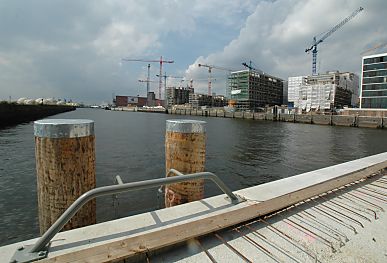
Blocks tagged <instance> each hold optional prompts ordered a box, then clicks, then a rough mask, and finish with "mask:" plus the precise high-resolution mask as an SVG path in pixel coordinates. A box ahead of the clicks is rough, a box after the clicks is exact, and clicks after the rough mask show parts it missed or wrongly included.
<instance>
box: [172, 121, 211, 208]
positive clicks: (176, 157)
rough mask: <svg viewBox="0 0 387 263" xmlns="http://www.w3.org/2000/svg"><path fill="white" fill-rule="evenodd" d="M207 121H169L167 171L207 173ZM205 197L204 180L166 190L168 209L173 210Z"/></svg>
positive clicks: (173, 185)
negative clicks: (180, 205)
mask: <svg viewBox="0 0 387 263" xmlns="http://www.w3.org/2000/svg"><path fill="white" fill-rule="evenodd" d="M205 123H206V122H205V121H197V120H167V123H166V135H165V168H166V175H167V176H175V175H174V174H168V172H169V170H170V169H172V168H173V169H176V170H177V171H179V172H181V173H183V174H189V173H196V172H203V171H204V166H205V159H206V132H205ZM203 197H204V181H203V180H195V181H189V182H183V183H178V184H171V185H167V186H166V187H165V206H166V207H171V206H175V205H179V204H183V203H187V202H191V201H196V200H200V199H202V198H203Z"/></svg>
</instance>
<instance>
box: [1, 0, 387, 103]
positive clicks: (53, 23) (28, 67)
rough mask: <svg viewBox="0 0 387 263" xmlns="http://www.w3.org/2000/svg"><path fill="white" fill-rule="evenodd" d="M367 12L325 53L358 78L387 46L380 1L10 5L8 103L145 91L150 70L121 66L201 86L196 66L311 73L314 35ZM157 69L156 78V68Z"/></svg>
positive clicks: (43, 1)
mask: <svg viewBox="0 0 387 263" xmlns="http://www.w3.org/2000/svg"><path fill="white" fill-rule="evenodd" d="M360 5H364V7H365V11H364V12H363V13H362V14H360V15H358V17H356V18H355V19H353V20H352V21H351V22H349V23H348V24H347V25H345V26H344V27H343V28H342V29H340V30H339V31H338V32H337V33H335V34H334V35H332V36H331V37H330V38H329V39H328V40H327V41H326V43H323V44H321V45H320V47H319V60H320V64H321V68H322V69H321V70H326V69H340V70H351V71H355V70H359V63H360V57H359V54H360V52H361V51H363V50H365V49H367V48H370V47H371V46H372V45H375V44H378V43H381V42H383V41H384V42H386V41H387V37H385V36H386V35H387V34H386V29H385V24H386V17H385V13H386V12H385V11H386V5H387V3H386V2H385V1H383V0H375V1H361V0H355V1H349V0H344V1H340V2H337V1H333V0H311V1H302V0H278V1H262V0H224V1H220V0H194V1H176V0H163V1H153V0H148V1H145V0H143V1H139V0H131V1H123V0H105V1H101V2H98V3H94V2H87V1H63V2H59V3H56V4H53V2H52V1H50V0H39V1H34V2H33V3H32V2H31V3H30V2H25V1H9V2H4V3H2V4H1V6H2V8H0V34H1V35H2V41H1V44H0V80H1V81H2V82H1V83H2V85H1V86H0V91H1V93H2V94H4V95H2V96H6V97H7V96H8V95H12V96H13V97H17V96H20V97H21V96H24V94H25V93H35V94H36V95H37V96H39V97H45V96H49V97H58V96H72V97H73V99H79V100H84V101H96V100H97V102H98V101H101V100H104V99H105V97H106V96H108V97H110V95H111V92H116V93H122V94H128V95H130V94H131V93H137V92H138V90H139V89H140V91H142V90H143V87H142V85H141V84H139V83H138V82H137V79H138V77H139V76H144V74H145V72H146V70H144V69H142V68H141V67H142V66H143V65H139V64H135V63H124V64H122V65H120V59H121V58H122V57H131V58H144V59H157V58H159V57H160V55H163V56H164V57H166V58H171V59H172V58H173V59H174V60H175V64H171V65H168V66H166V68H165V69H166V71H167V72H168V75H170V74H172V75H180V74H184V72H185V74H186V77H187V79H191V78H192V79H194V80H196V79H205V78H207V70H206V69H205V68H200V69H199V68H197V67H196V66H195V65H196V64H197V63H203V64H205V63H207V64H213V65H219V66H223V67H228V68H241V63H242V62H248V61H249V60H253V61H254V62H255V63H256V64H257V65H258V67H260V68H262V69H263V70H264V71H265V72H268V73H271V74H274V75H278V76H280V77H283V78H286V77H287V76H288V75H295V74H296V75H298V74H306V73H309V72H310V68H311V65H310V64H311V55H307V54H305V52H304V50H305V48H306V47H307V45H308V44H309V43H310V41H311V40H312V37H313V35H315V34H318V33H321V32H323V31H325V30H327V29H329V28H330V27H332V26H333V25H335V24H336V23H337V22H339V21H340V20H341V19H343V18H344V17H346V16H348V15H349V14H350V13H351V12H352V11H353V10H354V9H356V8H357V7H359V6H360ZM43 10H44V14H43ZM21 18H22V19H21ZM195 57H196V59H195ZM192 62H194V63H192ZM189 64H192V65H191V66H189ZM151 70H152V78H155V77H154V75H155V74H157V73H158V65H157V64H152V68H151ZM179 72H180V74H179ZM213 75H214V77H215V78H216V79H217V81H216V82H215V83H214V87H215V91H216V92H217V93H224V90H225V77H226V72H224V71H216V70H214V73H213ZM194 83H195V84H198V83H199V81H196V82H194ZM200 83H201V84H200V85H199V86H197V85H196V86H195V88H196V90H198V91H199V92H206V87H207V84H206V82H205V81H203V82H200ZM139 85H141V86H139ZM153 86H155V87H156V86H157V85H156V84H152V87H153ZM5 87H7V88H5ZM27 87H28V88H27ZM42 87H44V88H42ZM43 93H44V94H43Z"/></svg>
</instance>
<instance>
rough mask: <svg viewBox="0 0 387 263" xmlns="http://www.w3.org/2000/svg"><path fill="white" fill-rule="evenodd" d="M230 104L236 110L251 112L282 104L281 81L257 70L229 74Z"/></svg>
mask: <svg viewBox="0 0 387 263" xmlns="http://www.w3.org/2000/svg"><path fill="white" fill-rule="evenodd" d="M228 82H229V85H228V89H229V90H228V95H229V97H230V103H232V104H234V107H235V108H236V109H237V110H252V111H255V110H257V109H259V108H263V107H266V106H273V105H281V104H282V103H283V80H282V79H280V78H277V77H274V76H271V75H268V74H266V73H263V72H260V71H257V70H252V69H250V70H240V71H235V72H231V74H230V75H229V77H228Z"/></svg>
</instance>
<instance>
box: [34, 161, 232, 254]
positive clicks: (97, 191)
mask: <svg viewBox="0 0 387 263" xmlns="http://www.w3.org/2000/svg"><path fill="white" fill-rule="evenodd" d="M171 173H173V174H176V175H178V176H172V177H166V178H159V179H152V180H146V181H140V182H133V183H125V184H120V183H119V184H118V185H109V186H102V187H98V188H94V189H92V190H90V191H87V192H86V193H84V194H83V195H81V196H80V197H78V199H77V200H75V202H74V203H73V204H72V205H71V206H70V207H69V208H67V210H66V211H65V212H64V213H63V214H62V215H61V216H60V217H59V218H58V219H57V220H56V221H55V223H54V224H53V225H52V226H51V227H50V228H49V229H48V230H47V231H46V232H45V233H44V234H43V236H41V237H40V238H39V240H38V241H37V242H36V243H35V245H33V246H32V247H31V249H30V253H38V252H39V251H42V250H44V249H45V248H46V247H47V245H48V244H49V242H50V241H51V239H52V238H53V237H54V236H55V235H56V234H57V233H58V232H59V231H60V230H61V229H62V228H63V227H64V225H65V224H66V223H67V222H68V221H69V220H70V219H71V218H72V217H73V216H74V215H75V214H76V213H77V212H78V211H79V210H80V209H81V208H82V206H83V205H85V204H86V203H87V202H89V201H90V200H92V199H94V198H96V197H100V196H104V195H112V194H118V193H123V192H128V191H132V190H141V189H147V188H152V187H157V186H160V185H166V184H172V183H180V182H184V181H193V180H198V179H208V180H211V181H213V182H214V183H215V184H216V185H217V186H218V187H219V188H220V189H221V190H222V191H223V192H224V193H225V194H226V195H227V196H228V197H229V198H230V200H231V203H233V204H235V203H239V199H238V197H237V196H236V195H234V194H233V193H232V192H231V190H230V189H229V188H228V187H227V186H226V185H225V184H224V183H223V181H222V180H220V178H219V177H217V176H216V175H215V174H213V173H211V172H200V173H192V174H186V175H184V174H182V173H180V172H179V171H176V170H175V169H171V170H170V171H169V172H168V175H170V174H171Z"/></svg>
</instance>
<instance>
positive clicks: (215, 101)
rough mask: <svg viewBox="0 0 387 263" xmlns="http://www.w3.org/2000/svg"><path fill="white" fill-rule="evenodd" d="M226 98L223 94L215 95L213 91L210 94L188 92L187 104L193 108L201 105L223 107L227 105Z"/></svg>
mask: <svg viewBox="0 0 387 263" xmlns="http://www.w3.org/2000/svg"><path fill="white" fill-rule="evenodd" d="M227 102H228V100H227V98H226V97H225V96H223V95H216V94H215V93H213V94H212V96H209V95H207V94H200V93H190V94H189V104H190V105H191V107H192V108H193V109H197V108H200V107H203V106H206V107H224V106H226V105H227Z"/></svg>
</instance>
